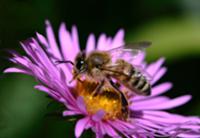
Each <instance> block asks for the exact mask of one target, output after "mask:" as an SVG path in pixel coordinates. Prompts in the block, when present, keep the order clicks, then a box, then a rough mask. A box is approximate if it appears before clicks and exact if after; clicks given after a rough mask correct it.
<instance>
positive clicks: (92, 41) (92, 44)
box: [86, 34, 95, 53]
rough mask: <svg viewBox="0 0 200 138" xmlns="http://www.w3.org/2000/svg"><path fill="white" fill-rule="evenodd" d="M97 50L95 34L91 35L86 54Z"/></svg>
mask: <svg viewBox="0 0 200 138" xmlns="http://www.w3.org/2000/svg"><path fill="white" fill-rule="evenodd" d="M92 50H95V37H94V34H90V35H89V37H88V40H87V43H86V53H89V52H91V51H92Z"/></svg>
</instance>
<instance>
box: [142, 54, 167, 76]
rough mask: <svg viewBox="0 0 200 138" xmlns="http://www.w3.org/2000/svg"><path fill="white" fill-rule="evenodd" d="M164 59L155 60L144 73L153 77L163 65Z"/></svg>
mask: <svg viewBox="0 0 200 138" xmlns="http://www.w3.org/2000/svg"><path fill="white" fill-rule="evenodd" d="M164 61H165V59H164V58H160V59H159V60H157V61H156V62H154V63H151V64H150V65H149V66H148V67H147V69H146V71H147V72H148V73H149V74H150V75H151V76H152V77H154V75H155V73H156V72H157V71H158V70H159V69H160V67H161V66H162V64H163V63H164Z"/></svg>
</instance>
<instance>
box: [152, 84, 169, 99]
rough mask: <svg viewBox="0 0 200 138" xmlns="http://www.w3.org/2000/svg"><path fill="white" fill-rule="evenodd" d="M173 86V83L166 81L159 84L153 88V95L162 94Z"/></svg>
mask: <svg viewBox="0 0 200 138" xmlns="http://www.w3.org/2000/svg"><path fill="white" fill-rule="evenodd" d="M171 88H172V83H170V82H165V83H162V84H159V85H156V86H154V87H153V88H152V93H151V96H157V95H161V94H163V93H165V92H167V91H168V90H170V89H171Z"/></svg>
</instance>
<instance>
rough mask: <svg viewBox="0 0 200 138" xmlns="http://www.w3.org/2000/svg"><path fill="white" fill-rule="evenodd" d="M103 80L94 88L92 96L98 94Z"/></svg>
mask: <svg viewBox="0 0 200 138" xmlns="http://www.w3.org/2000/svg"><path fill="white" fill-rule="evenodd" d="M104 83H105V80H102V81H101V82H100V83H99V84H98V85H97V87H96V88H95V90H94V91H93V92H92V95H94V96H97V94H98V93H100V91H101V88H102V86H103V85H104Z"/></svg>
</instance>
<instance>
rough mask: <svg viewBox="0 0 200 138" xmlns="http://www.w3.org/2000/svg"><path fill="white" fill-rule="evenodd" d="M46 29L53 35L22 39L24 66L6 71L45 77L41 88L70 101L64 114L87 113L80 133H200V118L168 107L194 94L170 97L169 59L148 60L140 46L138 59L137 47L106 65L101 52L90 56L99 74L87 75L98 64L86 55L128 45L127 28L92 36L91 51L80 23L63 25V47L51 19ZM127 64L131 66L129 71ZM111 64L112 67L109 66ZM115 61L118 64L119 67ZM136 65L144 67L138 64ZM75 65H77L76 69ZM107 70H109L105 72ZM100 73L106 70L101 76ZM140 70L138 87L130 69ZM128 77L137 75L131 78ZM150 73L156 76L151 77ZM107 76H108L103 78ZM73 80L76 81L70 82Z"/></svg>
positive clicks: (141, 136) (194, 137) (16, 57)
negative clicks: (82, 36) (109, 34)
mask: <svg viewBox="0 0 200 138" xmlns="http://www.w3.org/2000/svg"><path fill="white" fill-rule="evenodd" d="M46 33H47V38H45V37H44V36H43V35H41V34H39V33H37V38H31V39H29V40H28V41H26V42H25V43H21V44H22V47H23V49H24V50H25V52H26V54H27V55H23V56H22V55H20V54H16V53H13V57H12V58H11V59H10V60H11V61H12V62H13V63H15V64H17V65H18V67H11V68H8V69H6V70H5V73H13V72H18V73H24V74H28V75H31V76H33V77H34V78H36V79H37V80H39V84H38V85H37V86H35V88H37V89H39V90H41V91H44V92H46V93H47V94H48V95H49V96H51V97H52V98H54V99H55V100H56V101H58V102H60V103H62V104H63V105H65V107H66V110H65V111H63V116H76V115H81V116H82V118H81V119H78V120H77V122H76V126H75V137H77V138H78V137H81V135H82V133H83V131H84V130H87V129H91V130H92V131H93V132H94V134H95V135H96V137H97V138H103V137H106V136H109V137H117V138H118V137H128V138H129V137H131V138H147V137H182V138H189V137H190V138H199V137H200V119H199V117H195V116H188V117H187V116H182V115H178V114H172V113H169V112H167V111H165V110H169V109H172V108H175V107H178V106H180V105H183V104H185V103H186V102H188V101H189V100H190V99H191V96H190V95H184V96H180V97H178V98H174V99H170V98H169V97H167V96H164V95H162V94H164V93H165V92H166V91H168V90H169V89H170V88H171V83H169V82H164V83H161V84H156V82H157V81H158V80H159V79H160V78H161V77H162V76H163V75H164V74H165V72H166V68H165V67H162V64H163V62H164V59H163V58H161V59H159V60H158V61H156V62H154V63H151V64H150V65H148V64H147V63H146V62H145V61H144V57H145V52H144V51H141V50H139V51H141V52H140V54H139V55H138V56H137V57H136V58H134V59H132V58H131V57H134V54H133V52H132V53H131V52H127V53H126V54H123V53H122V54H121V55H120V58H116V59H113V58H107V59H112V60H110V61H108V63H109V64H106V69H105V67H104V66H102V64H101V61H102V60H99V58H97V57H98V56H97V57H93V58H90V60H91V61H90V62H88V61H87V63H91V62H93V63H100V64H97V65H95V77H94V76H93V75H94V74H93V73H94V72H93V71H94V70H90V71H89V72H90V73H91V74H90V75H83V74H82V75H81V73H82V72H84V71H86V69H88V66H93V65H94V64H92V65H88V64H87V66H85V65H86V64H84V63H85V59H87V60H88V58H87V57H88V56H96V55H99V53H98V51H109V50H112V49H115V48H117V47H119V46H121V45H124V31H123V30H119V31H118V32H117V34H116V35H115V37H114V38H111V37H107V36H106V35H105V34H102V35H100V37H99V38H98V40H97V41H95V37H94V35H93V34H91V35H90V36H89V37H88V40H87V44H86V49H85V53H82V52H80V45H79V41H78V33H77V29H76V27H74V26H73V27H72V31H71V32H69V31H68V30H67V29H66V27H65V25H64V24H61V26H60V29H59V43H60V46H58V44H57V42H56V39H55V36H54V33H53V30H52V27H51V25H50V23H49V22H48V21H47V22H46ZM141 44H142V43H141ZM148 45H149V44H148ZM136 49H137V48H136ZM136 51H137V50H136ZM84 54H85V55H86V57H84ZM101 54H102V53H100V55H101ZM109 55H110V54H109ZM105 56H107V54H105ZM79 58H80V59H79ZM82 59H83V60H82ZM103 59H105V57H104V58H103ZM118 59H120V61H119V60H118ZM93 60H94V61H93ZM59 61H60V63H61V62H64V61H71V63H72V64H74V65H73V66H72V65H70V64H55V63H56V62H59ZM118 62H120V65H121V64H122V63H121V62H124V64H126V65H124V66H123V67H122V66H120V67H119V66H118V65H119V63H118ZM110 63H112V64H110ZM127 64H129V66H130V68H127V70H125V67H127V66H128V65H127ZM83 65H84V66H83ZM103 65H105V64H103ZM110 65H112V67H109V66H110ZM114 65H116V66H117V67H116V66H115V67H113V66H114ZM136 66H139V67H140V69H136ZM96 68H97V69H99V70H96ZM122 68H123V69H122ZM90 69H91V67H90ZM92 69H94V68H92ZM129 69H130V70H129ZM131 69H135V70H131ZM72 70H74V71H73V73H72ZM113 70H114V71H116V72H113ZM80 71H82V72H80ZM102 71H103V72H104V73H103V74H101V73H102ZM97 72H100V74H98V75H97V74H96V73H97ZM117 72H120V73H117ZM136 72H137V75H138V76H139V77H140V79H135V80H134V81H136V82H134V81H133V82H132V83H131V84H133V83H134V85H133V86H134V87H131V86H132V85H129V83H128V82H130V79H132V78H131V77H135V76H133V75H130V74H135V73H136ZM143 72H144V74H143ZM84 73H85V72H84ZM87 73H88V70H87ZM145 73H146V74H148V75H145ZM121 74H123V75H124V76H123V77H124V78H123V79H122V78H120V77H121V76H120V75H121ZM127 74H129V75H127ZM96 75H97V76H98V77H97V76H96ZM104 75H105V76H104ZM126 75H127V76H126ZM137 75H136V76H137ZM84 76H85V78H84ZM119 76H120V77H119ZM128 76H129V77H130V76H131V77H130V78H128ZM147 76H151V79H148V77H147ZM107 77H108V79H106V80H102V79H100V78H107ZM97 78H98V79H97ZM73 79H75V81H73V82H71V83H69V81H71V80H73ZM125 79H127V81H125ZM97 80H98V81H97ZM102 81H103V84H102ZM118 84H120V85H118ZM155 84H156V85H155ZM145 85H146V86H145ZM99 87H100V88H99ZM132 88H133V89H132ZM147 88H148V89H147ZM149 88H150V91H149ZM123 97H124V98H123ZM123 102H124V103H123ZM121 103H123V104H121ZM124 105H126V106H125V107H126V108H124ZM124 112H126V113H124Z"/></svg>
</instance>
